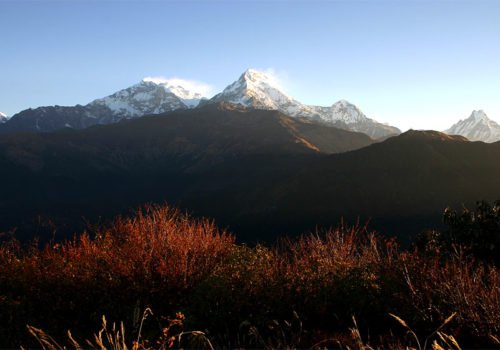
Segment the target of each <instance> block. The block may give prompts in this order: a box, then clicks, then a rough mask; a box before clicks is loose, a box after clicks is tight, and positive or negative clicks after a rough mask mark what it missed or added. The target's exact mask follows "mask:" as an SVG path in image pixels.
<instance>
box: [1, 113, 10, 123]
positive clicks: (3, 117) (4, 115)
mask: <svg viewBox="0 0 500 350" xmlns="http://www.w3.org/2000/svg"><path fill="white" fill-rule="evenodd" d="M8 119H9V118H8V117H7V114H5V113H2V112H0V124H3V123H5V122H6V121H7V120H8Z"/></svg>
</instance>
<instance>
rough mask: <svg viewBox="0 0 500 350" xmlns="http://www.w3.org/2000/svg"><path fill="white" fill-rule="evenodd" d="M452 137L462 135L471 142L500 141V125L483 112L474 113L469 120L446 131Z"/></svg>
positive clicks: (460, 122) (461, 121) (462, 121)
mask: <svg viewBox="0 0 500 350" xmlns="http://www.w3.org/2000/svg"><path fill="white" fill-rule="evenodd" d="M445 133H447V134H450V135H462V136H465V137H467V138H468V139H469V140H471V141H483V142H496V141H500V125H499V124H498V123H496V122H494V121H493V120H491V119H489V118H488V116H487V115H486V113H484V111H482V110H478V111H472V114H471V115H470V117H469V118H467V119H465V120H460V121H459V122H458V123H456V124H454V125H453V126H452V127H451V128H449V129H448V130H446V131H445Z"/></svg>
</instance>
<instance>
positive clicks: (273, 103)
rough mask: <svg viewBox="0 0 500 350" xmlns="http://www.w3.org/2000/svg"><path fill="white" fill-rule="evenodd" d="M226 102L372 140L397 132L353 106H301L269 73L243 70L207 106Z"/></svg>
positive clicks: (347, 103)
mask: <svg viewBox="0 0 500 350" xmlns="http://www.w3.org/2000/svg"><path fill="white" fill-rule="evenodd" d="M216 102H229V103H234V104H241V105H243V106H245V107H250V108H257V109H268V110H278V111H280V112H282V113H284V114H287V115H289V116H292V117H302V118H309V119H313V120H318V121H322V122H325V123H328V124H333V125H336V126H338V127H343V128H346V129H348V130H352V131H360V132H364V133H366V134H368V135H369V136H371V137H373V138H379V137H385V136H387V135H392V134H399V133H400V131H399V130H398V129H397V128H394V127H390V126H384V125H382V124H380V123H377V122H375V121H373V120H371V119H369V118H367V117H366V116H365V115H364V114H363V113H362V112H361V111H360V110H359V108H357V107H356V106H355V105H353V104H352V103H350V102H348V101H346V100H340V101H338V102H337V103H335V104H334V105H333V106H331V107H321V106H310V105H306V104H303V103H301V102H299V101H297V100H296V99H294V98H293V97H291V96H289V95H287V94H286V93H285V92H283V90H282V88H281V84H280V82H279V80H278V79H277V78H276V77H275V75H274V74H273V73H272V71H269V72H267V71H260V70H257V69H248V70H246V71H245V72H244V73H243V74H242V75H241V76H240V77H239V79H238V80H237V81H235V82H234V83H232V84H230V85H229V86H227V87H226V88H225V89H224V90H223V91H222V92H221V93H220V94H218V95H215V96H214V97H213V98H212V99H210V100H209V101H208V103H216Z"/></svg>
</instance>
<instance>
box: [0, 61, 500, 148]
mask: <svg viewBox="0 0 500 350" xmlns="http://www.w3.org/2000/svg"><path fill="white" fill-rule="evenodd" d="M218 102H226V103H232V104H240V105H242V106H244V107H247V108H253V109H263V110H277V111H280V112H282V113H284V114H286V115H288V116H291V117H295V118H303V119H308V120H310V121H314V122H317V123H322V124H326V125H330V126H335V127H337V128H340V129H344V130H348V131H355V132H362V133H364V134H366V135H368V136H370V137H371V138H372V139H374V140H377V139H380V140H382V139H385V138H387V137H390V136H395V135H398V134H400V133H401V131H400V130H399V129H397V128H396V127H393V126H390V125H386V124H382V123H379V122H377V121H375V120H373V119H370V118H368V117H367V116H366V115H365V114H364V113H363V112H362V111H361V110H360V109H359V108H358V107H357V106H356V105H354V104H352V103H350V102H348V101H346V100H340V101H338V102H336V103H334V104H333V105H331V106H328V107H322V106H312V105H306V104H303V103H301V102H299V101H297V100H296V99H294V98H293V97H291V96H289V95H287V94H286V93H284V92H283V91H282V89H281V87H280V86H279V84H278V83H277V82H276V81H275V79H274V78H273V77H272V76H271V75H269V74H266V73H264V72H261V71H258V70H255V69H248V70H247V71H245V72H244V73H243V74H242V75H241V76H240V77H239V79H238V80H236V81H235V82H233V83H232V84H230V85H228V86H227V87H226V88H225V89H224V90H223V91H222V92H220V93H218V94H216V95H215V96H214V97H212V98H210V99H208V98H207V97H206V96H204V95H203V93H202V92H201V91H196V90H193V88H191V89H188V88H186V87H185V86H183V83H181V82H179V81H178V80H167V79H161V78H145V79H144V80H143V81H141V82H140V83H138V84H135V85H133V86H131V87H129V88H126V89H123V90H120V91H118V92H116V93H114V94H112V95H110V96H107V97H104V98H100V99H96V100H94V101H92V102H90V103H88V104H86V105H84V106H82V105H76V106H72V107H64V106H57V105H56V106H46V107H38V108H35V109H27V110H24V111H21V112H19V113H17V114H15V115H14V116H12V117H11V118H7V116H6V115H5V114H3V113H0V133H10V132H19V131H31V132H50V131H54V130H58V129H63V128H73V129H84V128H87V127H90V126H93V125H105V124H112V123H116V122H119V121H121V120H124V119H131V118H137V117H141V116H144V115H150V114H161V113H166V112H171V111H176V110H183V109H191V108H198V107H201V106H204V105H207V104H212V103H218ZM444 132H445V133H447V134H450V135H453V134H456V135H462V136H465V137H467V138H468V139H470V140H471V141H483V142H496V141H499V140H500V125H499V124H497V123H496V122H494V121H493V120H491V119H489V118H488V117H487V116H486V114H485V113H484V112H483V111H482V110H479V111H473V112H472V114H471V116H470V117H469V118H467V119H465V120H460V121H459V122H458V123H456V124H455V125H453V126H452V127H450V128H449V129H447V130H446V131H444Z"/></svg>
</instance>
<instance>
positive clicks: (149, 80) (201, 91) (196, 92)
mask: <svg viewBox="0 0 500 350" xmlns="http://www.w3.org/2000/svg"><path fill="white" fill-rule="evenodd" d="M141 83H142V84H155V85H157V86H161V87H163V88H164V89H165V91H167V92H170V93H173V94H174V95H175V96H177V97H178V98H179V99H180V100H181V101H182V102H184V103H185V104H186V106H188V107H189V108H192V107H196V106H197V105H198V103H199V102H200V101H201V100H202V99H205V98H206V96H205V93H206V90H207V88H208V86H206V85H204V84H199V83H195V82H191V81H188V80H184V79H177V78H172V79H166V78H163V77H146V78H144V79H142V82H141Z"/></svg>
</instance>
